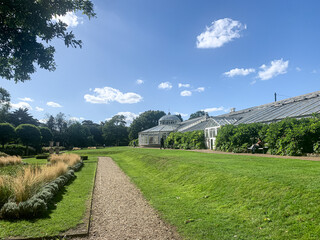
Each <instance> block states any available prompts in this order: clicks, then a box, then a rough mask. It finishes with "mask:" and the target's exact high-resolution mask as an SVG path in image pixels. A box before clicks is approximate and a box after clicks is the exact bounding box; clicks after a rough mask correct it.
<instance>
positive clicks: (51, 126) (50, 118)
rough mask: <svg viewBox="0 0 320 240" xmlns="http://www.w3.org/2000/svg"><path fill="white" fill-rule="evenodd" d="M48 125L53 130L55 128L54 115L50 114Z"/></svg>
mask: <svg viewBox="0 0 320 240" xmlns="http://www.w3.org/2000/svg"><path fill="white" fill-rule="evenodd" d="M46 126H47V127H48V128H49V129H50V130H51V132H53V131H54V130H55V123H54V117H53V116H52V115H50V116H49V118H48V121H47V122H46Z"/></svg>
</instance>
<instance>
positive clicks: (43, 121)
mask: <svg viewBox="0 0 320 240" xmlns="http://www.w3.org/2000/svg"><path fill="white" fill-rule="evenodd" d="M47 121H48V119H40V120H39V122H40V123H43V124H45V123H47Z"/></svg>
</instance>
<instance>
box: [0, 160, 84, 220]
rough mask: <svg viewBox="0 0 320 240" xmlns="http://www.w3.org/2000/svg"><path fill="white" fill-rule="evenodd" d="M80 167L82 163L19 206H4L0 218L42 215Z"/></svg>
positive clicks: (10, 203)
mask: <svg viewBox="0 0 320 240" xmlns="http://www.w3.org/2000/svg"><path fill="white" fill-rule="evenodd" d="M82 166H83V162H79V163H77V164H76V165H74V166H73V167H70V170H69V171H68V172H67V173H66V174H64V175H62V176H60V177H58V178H56V179H55V180H53V181H52V182H50V183H48V184H46V185H45V186H44V187H43V188H42V189H41V190H40V191H39V192H38V193H36V194H35V195H34V196H32V197H31V198H30V199H28V200H27V201H24V202H20V203H19V204H17V203H15V202H8V203H6V204H4V205H3V207H2V208H1V210H0V218H6V219H19V218H35V217H39V216H41V215H43V214H44V213H45V212H46V211H47V210H48V203H49V202H50V201H51V200H52V199H53V198H54V196H55V195H56V194H57V193H58V192H59V190H60V189H61V188H62V187H63V186H65V185H66V184H67V183H68V182H69V181H70V180H73V179H75V178H76V176H75V174H74V172H75V171H79V170H80V169H81V167H82Z"/></svg>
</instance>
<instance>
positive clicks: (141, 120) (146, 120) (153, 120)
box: [129, 110, 166, 140]
mask: <svg viewBox="0 0 320 240" xmlns="http://www.w3.org/2000/svg"><path fill="white" fill-rule="evenodd" d="M164 115H166V114H165V113H164V112H163V111H152V110H149V111H146V112H144V113H141V114H140V115H139V117H137V118H135V119H134V120H133V121H132V123H131V125H130V128H129V140H133V139H137V138H138V133H139V132H141V131H143V130H146V129H149V128H152V127H154V126H157V125H158V121H159V119H160V118H161V117H163V116H164Z"/></svg>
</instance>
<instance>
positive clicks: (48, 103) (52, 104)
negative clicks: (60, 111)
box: [47, 102, 62, 108]
mask: <svg viewBox="0 0 320 240" xmlns="http://www.w3.org/2000/svg"><path fill="white" fill-rule="evenodd" d="M47 106H49V107H53V108H61V107H62V106H61V105H60V104H59V103H55V102H47Z"/></svg>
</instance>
